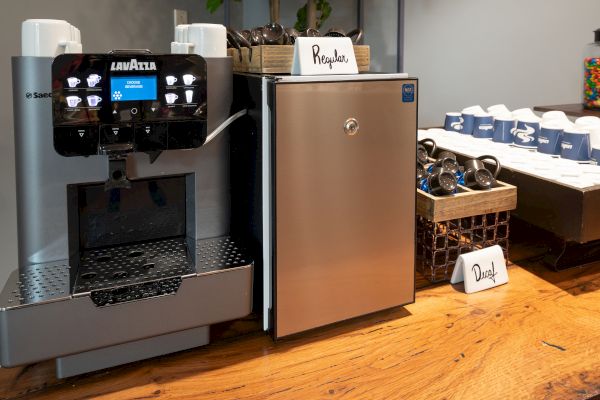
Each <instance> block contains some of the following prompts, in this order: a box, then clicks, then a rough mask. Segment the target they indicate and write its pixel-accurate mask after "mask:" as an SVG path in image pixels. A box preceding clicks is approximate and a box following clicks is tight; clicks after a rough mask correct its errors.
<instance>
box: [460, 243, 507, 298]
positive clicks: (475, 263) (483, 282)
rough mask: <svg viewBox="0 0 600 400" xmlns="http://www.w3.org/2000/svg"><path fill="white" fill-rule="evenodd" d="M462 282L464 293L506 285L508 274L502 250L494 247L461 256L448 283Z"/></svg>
mask: <svg viewBox="0 0 600 400" xmlns="http://www.w3.org/2000/svg"><path fill="white" fill-rule="evenodd" d="M463 280H464V281H465V292H466V293H474V292H479V291H480V290H485V289H489V288H492V287H494V286H499V285H503V284H505V283H507V282H508V273H507V272H506V261H505V260H504V253H502V248H501V247H500V246H497V245H496V246H492V247H488V248H486V249H482V250H477V251H473V252H471V253H467V254H461V255H460V257H458V260H456V266H455V267H454V271H453V273H452V279H450V283H458V282H462V281H463Z"/></svg>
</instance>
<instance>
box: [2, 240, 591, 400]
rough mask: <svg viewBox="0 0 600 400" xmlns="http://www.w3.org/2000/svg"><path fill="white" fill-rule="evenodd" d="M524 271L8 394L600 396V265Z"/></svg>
mask: <svg viewBox="0 0 600 400" xmlns="http://www.w3.org/2000/svg"><path fill="white" fill-rule="evenodd" d="M516 253H518V252H515V251H513V255H515V254H516ZM527 256H528V257H530V259H531V257H532V256H533V257H535V254H534V253H529V254H527ZM535 259H536V258H534V260H535ZM519 264H520V266H516V265H515V266H512V267H510V268H509V278H510V282H509V284H507V285H504V286H500V287H497V288H494V289H491V290H488V291H485V292H480V293H475V294H471V295H466V294H464V293H463V288H462V287H461V286H460V285H457V286H451V285H437V286H433V287H429V288H427V289H424V290H421V291H419V292H418V293H417V301H416V303H415V304H412V305H409V306H407V307H404V308H397V309H392V310H388V311H385V312H379V313H376V314H372V315H369V316H366V317H361V318H358V319H354V320H351V321H346V322H342V323H338V324H336V325H333V326H329V327H326V328H320V329H317V330H313V331H311V332H308V333H304V334H299V335H296V336H293V337H291V338H289V339H285V340H281V341H279V342H277V343H274V342H273V341H272V340H271V339H270V338H269V337H267V336H266V335H264V334H262V333H259V332H255V333H251V334H248V335H246V336H243V337H237V338H233V339H222V340H219V341H218V342H216V343H214V344H211V345H209V346H206V347H204V348H199V349H195V350H190V351H185V352H181V353H178V354H175V355H170V356H164V357H158V358H155V359H152V360H147V361H143V362H138V363H134V364H132V365H129V366H123V367H117V368H113V369H109V370H106V371H101V372H98V373H93V374H88V375H85V376H83V377H77V378H71V379H67V380H65V381H61V382H57V381H56V380H54V379H49V380H47V381H46V382H42V378H41V377H44V376H46V377H47V373H48V369H49V368H51V364H49V363H42V364H37V365H36V366H33V367H30V368H29V369H28V368H25V369H21V370H15V371H20V372H19V373H18V375H15V374H13V373H12V372H11V371H13V370H2V371H0V393H4V394H6V393H12V395H18V394H19V393H20V394H21V395H23V394H24V393H25V391H23V390H21V391H20V392H19V393H14V390H13V389H14V388H15V387H17V386H19V385H22V384H23V381H28V382H29V383H31V384H35V383H37V384H38V386H37V387H34V386H31V385H30V386H29V387H30V388H29V389H28V390H38V391H37V392H35V393H29V394H28V395H26V396H25V398H36V399H37V398H39V399H56V398H59V399H89V398H95V399H179V398H184V399H185V398H187V399H322V398H331V399H337V398H342V399H505V398H511V399H587V398H590V397H592V396H594V395H598V394H600V265H596V266H591V267H587V268H585V269H579V268H578V269H572V270H567V271H563V272H560V273H556V272H551V271H549V270H547V269H546V268H545V267H544V266H542V265H541V264H540V263H539V262H538V261H523V260H521V261H520V262H519ZM36 377H38V378H36ZM36 379H37V381H36ZM43 386H46V388H45V390H39V389H40V388H41V387H43ZM11 390H12V391H11ZM7 397H8V396H7V395H5V396H4V398H7Z"/></svg>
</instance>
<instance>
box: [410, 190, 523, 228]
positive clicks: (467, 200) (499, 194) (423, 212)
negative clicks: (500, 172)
mask: <svg viewBox="0 0 600 400" xmlns="http://www.w3.org/2000/svg"><path fill="white" fill-rule="evenodd" d="M516 207H517V188H516V187H515V186H513V185H509V184H508V183H504V182H501V181H497V186H496V187H494V188H492V189H490V190H472V189H469V188H467V187H465V186H461V185H459V186H458V193H456V194H454V195H451V196H433V195H431V194H429V193H427V192H424V191H422V190H421V189H417V214H418V215H420V216H422V217H425V218H427V219H428V220H429V221H432V222H440V221H448V220H451V219H457V218H464V217H470V216H473V215H481V214H488V213H493V212H499V211H508V210H513V209H515V208H516Z"/></svg>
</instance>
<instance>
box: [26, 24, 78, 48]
mask: <svg viewBox="0 0 600 400" xmlns="http://www.w3.org/2000/svg"><path fill="white" fill-rule="evenodd" d="M82 51H83V49H82V46H81V32H80V31H79V29H77V28H76V27H75V26H73V25H71V24H70V23H68V22H67V21H63V20H59V19H28V20H25V21H23V24H22V25H21V55H22V56H29V57H56V56H58V55H61V54H64V53H81V52H82Z"/></svg>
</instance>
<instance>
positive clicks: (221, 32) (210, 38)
mask: <svg viewBox="0 0 600 400" xmlns="http://www.w3.org/2000/svg"><path fill="white" fill-rule="evenodd" d="M187 35H188V42H189V43H192V44H193V46H194V47H193V49H192V51H193V52H194V54H198V55H201V56H202V57H205V58H223V57H227V30H226V29H225V26H223V25H220V24H191V25H190V26H189V27H188V28H187Z"/></svg>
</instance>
